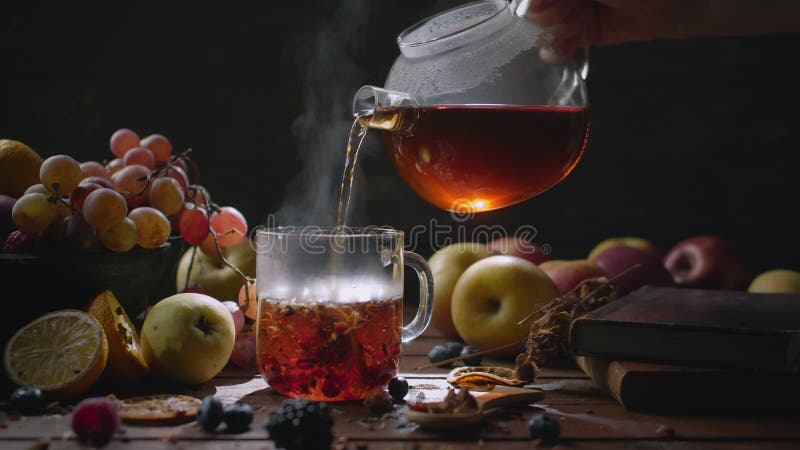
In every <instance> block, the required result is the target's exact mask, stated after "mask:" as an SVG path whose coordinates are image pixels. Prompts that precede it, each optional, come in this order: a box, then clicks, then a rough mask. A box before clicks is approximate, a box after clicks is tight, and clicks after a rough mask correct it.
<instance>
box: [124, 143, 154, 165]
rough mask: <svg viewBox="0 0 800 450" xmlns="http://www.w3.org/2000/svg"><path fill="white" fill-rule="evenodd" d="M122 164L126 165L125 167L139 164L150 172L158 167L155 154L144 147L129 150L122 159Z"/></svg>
mask: <svg viewBox="0 0 800 450" xmlns="http://www.w3.org/2000/svg"><path fill="white" fill-rule="evenodd" d="M122 163H123V164H125V167H128V166H132V165H134V164H139V165H142V166H145V167H147V168H148V169H150V170H153V169H155V167H156V160H155V158H154V157H153V152H151V151H150V150H148V149H146V148H144V147H134V148H132V149H130V150H128V151H127V152H126V153H125V156H124V157H123V158H122Z"/></svg>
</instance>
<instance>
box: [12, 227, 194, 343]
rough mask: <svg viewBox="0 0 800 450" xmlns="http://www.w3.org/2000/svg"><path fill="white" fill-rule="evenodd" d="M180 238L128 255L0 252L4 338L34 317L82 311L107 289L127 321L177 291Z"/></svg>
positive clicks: (108, 253) (181, 244)
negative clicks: (48, 313) (117, 301)
mask: <svg viewBox="0 0 800 450" xmlns="http://www.w3.org/2000/svg"><path fill="white" fill-rule="evenodd" d="M183 248H184V245H183V240H181V239H180V238H176V239H170V241H169V242H167V243H166V244H164V245H162V246H161V247H159V248H154V249H144V248H139V247H136V248H134V249H133V250H131V251H129V252H126V253H112V252H103V253H74V254H68V253H60V254H0V298H1V299H2V306H3V311H2V313H0V316H1V318H0V324H2V328H0V334H2V336H1V339H2V342H3V343H5V341H6V340H7V338H9V337H11V335H13V334H14V333H15V332H16V330H17V329H18V328H19V327H20V326H22V325H24V324H25V323H27V322H29V321H31V320H33V319H35V318H36V317H38V316H40V315H42V314H44V313H47V312H50V311H54V310H57V309H64V308H75V309H83V308H84V307H85V306H86V305H87V304H88V303H89V302H90V301H91V300H92V299H93V298H94V297H95V296H97V294H99V293H100V292H102V291H104V290H106V289H108V290H109V291H111V292H112V293H113V294H114V296H116V297H117V299H119V301H120V303H121V304H122V306H123V307H124V308H125V310H126V311H127V312H128V315H129V316H130V317H131V319H133V318H135V317H136V316H137V315H138V314H139V313H141V312H142V311H144V309H145V307H147V305H151V304H153V303H155V302H157V301H158V300H161V299H162V298H164V297H166V296H169V295H172V294H174V293H175V270H176V268H177V264H178V260H179V259H180V257H181V254H182V253H183Z"/></svg>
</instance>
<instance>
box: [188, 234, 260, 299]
mask: <svg viewBox="0 0 800 450" xmlns="http://www.w3.org/2000/svg"><path fill="white" fill-rule="evenodd" d="M223 252H224V253H225V257H226V258H228V261H230V262H231V263H232V264H234V265H235V266H237V267H238V268H239V269H241V270H242V271H243V272H244V273H245V274H246V275H247V276H250V277H253V276H255V273H256V252H255V250H253V248H252V247H251V246H250V242H249V241H247V240H245V242H243V243H241V244H239V245H234V246H233V247H229V248H226V249H223ZM194 253H195V256H194V264H192V273H191V274H189V273H188V272H189V264H190V262H191V260H192V248H190V249H189V250H187V251H186V253H184V254H183V256H182V257H181V261H180V263H178V274H177V276H176V280H175V286H176V288H177V290H178V292H181V291H182V290H183V288H184V286H186V276H187V275H189V285H190V286H193V285H194V286H200V287H201V288H203V290H204V291H205V293H206V294H208V295H210V296H212V297H214V298H216V299H219V300H220V301H222V300H234V299H236V298H237V296H238V295H239V289H241V287H242V285H244V281H243V280H242V278H241V277H240V276H239V274H237V273H236V272H235V271H234V270H233V269H231V268H230V267H228V266H226V265H225V264H223V263H222V260H221V259H220V258H219V257H218V256H209V255H207V254H205V253H204V252H202V251H200V249H198V250H197V251H196V252H194Z"/></svg>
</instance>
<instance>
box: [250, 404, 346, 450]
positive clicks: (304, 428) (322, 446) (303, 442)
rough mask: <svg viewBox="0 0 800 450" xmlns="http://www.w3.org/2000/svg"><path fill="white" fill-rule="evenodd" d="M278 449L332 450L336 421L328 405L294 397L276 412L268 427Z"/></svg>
mask: <svg viewBox="0 0 800 450" xmlns="http://www.w3.org/2000/svg"><path fill="white" fill-rule="evenodd" d="M265 427H266V429H267V431H268V432H269V438H270V439H272V440H273V441H274V442H275V447H277V448H281V447H282V448H285V449H286V450H328V449H329V448H330V446H331V444H332V443H333V433H332V432H331V428H332V427H333V419H332V418H331V415H330V412H329V411H328V406H327V405H326V404H325V403H319V402H311V401H308V400H301V399H296V398H290V399H287V400H284V401H283V403H281V408H280V409H279V410H277V411H273V412H272V413H270V415H269V419H268V420H267V423H266V425H265Z"/></svg>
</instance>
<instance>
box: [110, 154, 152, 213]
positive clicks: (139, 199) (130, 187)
mask: <svg viewBox="0 0 800 450" xmlns="http://www.w3.org/2000/svg"><path fill="white" fill-rule="evenodd" d="M149 175H150V169H148V168H147V167H145V166H140V165H138V164H136V165H133V166H128V167H126V168H124V169H122V170H120V171H119V172H117V173H115V174H114V175H113V176H112V177H111V181H113V182H114V189H116V190H117V191H119V193H120V194H122V195H123V196H124V197H125V200H126V201H127V202H128V206H129V207H130V208H131V209H132V208H135V207H137V206H142V205H144V204H145V203H147V186H148V184H147V177H148V176H149Z"/></svg>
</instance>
